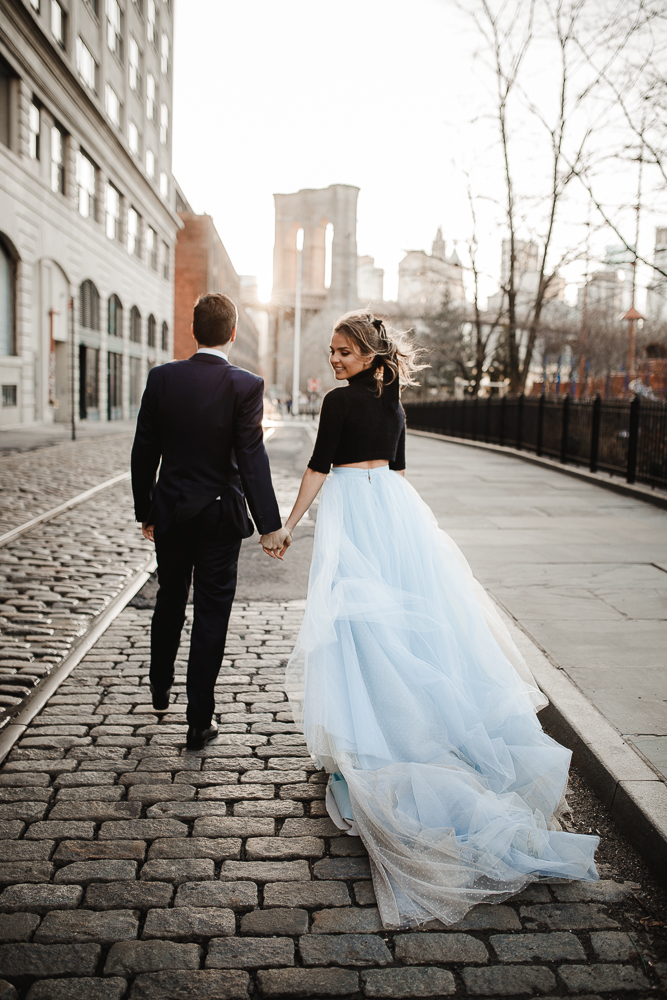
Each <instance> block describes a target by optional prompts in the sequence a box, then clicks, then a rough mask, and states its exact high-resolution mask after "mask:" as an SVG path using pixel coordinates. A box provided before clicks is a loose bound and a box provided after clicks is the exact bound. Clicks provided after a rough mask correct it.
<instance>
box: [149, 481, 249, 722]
mask: <svg viewBox="0 0 667 1000" xmlns="http://www.w3.org/2000/svg"><path fill="white" fill-rule="evenodd" d="M219 528H220V503H219V501H214V502H213V503H210V504H209V505H208V506H207V507H205V508H204V510H202V511H201V512H200V513H199V514H197V516H196V517H193V518H190V519H189V520H188V521H183V522H181V523H179V524H175V525H173V526H172V527H171V528H169V530H168V531H166V532H164V533H163V534H159V533H158V532H157V531H156V532H155V551H156V555H157V567H158V568H157V573H158V583H159V590H158V593H157V598H156V602H155V612H154V614H153V623H152V626H151V668H150V681H151V684H153V685H154V686H155V688H157V689H158V690H159V691H166V690H167V689H168V688H169V687H171V685H172V683H173V680H174V662H175V660H176V656H177V653H178V647H179V643H180V639H181V631H182V629H183V624H184V622H185V609H186V606H187V601H188V594H189V591H190V583H191V581H193V574H194V581H193V583H194V622H193V626H192V637H191V640H190V655H189V658H188V677H187V692H188V708H187V719H188V723H189V724H190V725H191V726H196V727H197V728H198V729H204V728H206V727H207V726H208V725H209V724H210V722H211V719H212V717H213V712H214V710H215V697H214V689H215V682H216V680H217V677H218V673H219V672H220V666H221V664H222V658H223V656H224V655H225V642H226V639H227V626H228V624H229V615H230V612H231V609H232V602H233V600H234V594H235V592H236V575H237V568H238V559H239V552H240V550H241V539H240V538H236V537H231V538H230V537H222V538H221V537H220V531H219Z"/></svg>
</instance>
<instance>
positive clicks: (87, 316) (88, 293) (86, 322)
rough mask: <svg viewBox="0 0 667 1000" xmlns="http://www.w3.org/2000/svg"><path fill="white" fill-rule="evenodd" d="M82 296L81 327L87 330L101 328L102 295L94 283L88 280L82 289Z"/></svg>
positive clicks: (82, 285)
mask: <svg viewBox="0 0 667 1000" xmlns="http://www.w3.org/2000/svg"><path fill="white" fill-rule="evenodd" d="M80 295H81V303H80V306H81V326H82V327H83V328H84V329H85V330H98V331H99V328H100V293H99V292H98V291H97V288H96V287H95V285H94V284H93V282H92V281H91V280H90V279H89V278H87V279H86V280H85V281H84V282H83V283H82V284H81V289H80Z"/></svg>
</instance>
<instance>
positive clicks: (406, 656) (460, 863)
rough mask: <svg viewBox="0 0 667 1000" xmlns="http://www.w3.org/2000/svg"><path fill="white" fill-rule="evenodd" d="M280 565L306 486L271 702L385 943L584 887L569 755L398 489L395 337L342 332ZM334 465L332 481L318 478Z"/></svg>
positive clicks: (399, 349) (380, 330) (587, 853)
mask: <svg viewBox="0 0 667 1000" xmlns="http://www.w3.org/2000/svg"><path fill="white" fill-rule="evenodd" d="M330 360H331V365H332V368H333V371H334V375H335V377H336V379H337V380H339V381H345V380H346V381H347V385H346V386H340V387H337V388H335V389H332V390H331V391H330V392H329V393H328V394H327V395H326V396H325V397H324V399H323V402H322V409H321V415H320V425H319V430H318V434H317V439H316V442H315V448H314V451H313V455H312V458H311V460H310V462H309V464H308V468H307V469H306V471H305V473H304V476H303V480H302V483H301V488H300V490H299V494H298V497H297V500H296V503H295V505H294V509H293V510H292V513H291V514H290V516H289V518H288V519H287V522H286V524H285V527H284V528H282V529H281V530H280V531H277V532H274V533H273V535H272V536H271V537H267V538H264V539H262V542H263V546H264V550H265V551H266V552H267V553H268V554H269V555H270V556H272V557H273V558H276V557H277V558H283V557H284V555H285V552H286V551H287V548H288V547H289V545H290V543H291V540H292V532H293V531H294V529H295V527H296V525H297V524H298V522H299V520H300V519H301V518H302V517H303V515H304V514H305V513H306V511H307V510H308V508H309V507H310V505H311V504H312V502H313V500H314V499H315V497H316V496H317V494H318V493H319V491H320V489H322V498H321V501H320V505H319V510H318V514H317V523H316V530H315V541H314V549H313V557H312V565H311V571H310V578H309V584H308V597H307V602H306V608H305V614H304V619H303V624H302V626H301V630H300V632H299V637H298V640H297V644H296V646H295V649H294V652H293V654H292V657H291V659H290V661H289V664H288V667H287V679H286V690H287V694H288V697H289V699H290V703H291V706H292V710H293V713H294V718H295V721H296V722H297V723H298V725H299V726H300V727H301V728H302V729H303V732H304V734H305V737H306V742H307V745H308V749H309V750H310V752H311V754H312V755H313V757H314V758H315V760H316V761H317V762H318V764H319V765H320V767H322V768H324V769H326V771H328V772H329V782H328V786H327V795H326V804H327V809H328V812H329V815H330V817H331V818H332V820H333V821H334V823H336V825H337V826H338V827H339V828H340V829H342V830H345V831H346V832H347V833H348V834H350V835H352V836H360V837H361V838H362V840H363V843H364V845H365V846H366V848H367V850H368V854H369V857H370V863H371V872H372V876H373V883H374V888H375V894H376V897H377V901H378V906H379V910H380V915H381V918H382V922H383V924H384V926H385V927H387V928H406V927H414V926H418V925H420V924H424V923H425V922H426V921H428V920H431V919H433V918H437V919H439V920H441V921H442V922H443V923H445V924H451V923H455V922H457V921H459V920H460V919H461V918H462V917H463V916H464V914H465V913H466V912H467V910H469V909H470V908H471V907H472V906H474V905H475V904H477V903H482V902H487V903H494V902H495V903H497V902H502V901H503V900H506V899H507V898H508V897H509V896H511V895H512V894H514V893H516V892H519V891H520V890H521V889H522V888H523V887H524V886H525V885H527V884H528V883H530V882H535V881H539V880H540V879H549V880H553V879H577V880H582V881H595V880H597V878H598V874H597V871H596V868H595V863H594V855H595V850H596V848H597V845H598V838H597V837H594V836H584V835H578V834H574V833H570V832H567V831H565V830H563V829H562V828H561V824H560V823H559V820H558V816H559V814H562V810H563V807H564V805H565V803H564V798H563V796H564V792H565V787H566V783H567V775H568V768H569V763H570V752H569V750H567V749H566V748H565V747H562V746H560V745H559V744H558V743H556V742H555V741H554V740H553V739H551V737H549V736H547V735H546V733H544V732H543V730H542V728H541V726H540V723H539V721H538V718H537V715H536V712H537V710H538V709H539V708H541V707H543V706H544V705H545V704H546V700H545V699H544V697H543V695H542V693H541V692H540V690H539V688H538V687H537V684H536V683H535V681H534V679H533V677H532V675H531V674H530V671H529V670H528V667H527V665H526V663H525V662H524V660H523V658H522V656H521V654H520V652H519V650H518V649H517V648H516V646H515V645H514V643H513V641H512V639H511V636H510V634H509V631H508V630H507V628H506V627H505V625H504V623H503V621H502V619H501V618H500V616H499V615H498V612H497V611H496V609H495V607H494V605H493V604H492V602H491V600H490V599H489V597H488V595H487V594H486V593H485V591H484V590H483V588H482V587H481V586H480V585H479V584H478V583H477V581H476V580H475V579H474V578H473V575H472V573H471V571H470V568H469V566H468V564H467V562H466V560H465V558H464V557H463V555H462V553H461V552H460V550H459V549H458V548H457V546H456V545H455V544H454V542H453V541H452V539H451V538H449V536H448V535H446V534H445V532H443V531H441V530H440V529H439V528H438V525H437V522H436V520H435V518H434V516H433V514H432V512H431V511H430V509H429V508H428V507H427V506H426V504H425V503H424V502H423V501H422V499H421V498H420V497H419V495H418V493H417V492H416V491H415V490H414V489H413V488H412V487H411V486H410V484H409V483H408V482H407V481H406V479H405V477H404V473H405V416H404V413H403V409H402V406H401V403H400V388H401V386H402V385H411V384H415V380H414V373H415V372H416V371H417V370H418V368H419V367H420V366H419V365H418V363H417V358H416V352H415V350H414V348H413V347H412V346H411V344H410V342H409V341H408V340H407V338H406V337H405V336H403V335H399V334H397V333H395V332H393V331H392V330H390V329H389V328H388V327H387V326H386V325H385V323H384V322H383V321H382V320H381V319H378V318H377V317H375V316H374V315H372V314H371V313H365V312H353V313H348V314H347V315H345V316H343V317H341V319H339V320H338V321H337V323H336V324H335V326H334V329H333V335H332V338H331V344H330ZM332 466H333V472H332V474H330V470H331V468H332Z"/></svg>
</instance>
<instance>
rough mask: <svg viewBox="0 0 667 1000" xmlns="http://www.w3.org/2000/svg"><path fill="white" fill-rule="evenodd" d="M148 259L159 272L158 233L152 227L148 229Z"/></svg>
mask: <svg viewBox="0 0 667 1000" xmlns="http://www.w3.org/2000/svg"><path fill="white" fill-rule="evenodd" d="M146 259H147V260H148V263H149V264H150V266H151V267H152V268H153V270H154V271H157V267H158V264H157V233H156V232H155V230H154V229H153V228H152V227H151V226H148V228H147V229H146Z"/></svg>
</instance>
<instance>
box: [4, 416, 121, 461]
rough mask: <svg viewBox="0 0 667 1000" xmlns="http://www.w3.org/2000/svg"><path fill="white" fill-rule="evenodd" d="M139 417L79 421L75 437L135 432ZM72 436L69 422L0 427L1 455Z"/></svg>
mask: <svg viewBox="0 0 667 1000" xmlns="http://www.w3.org/2000/svg"><path fill="white" fill-rule="evenodd" d="M135 425H136V420H134V419H133V420H104V421H100V422H99V423H95V422H92V421H90V422H89V421H87V420H85V421H82V422H81V423H78V424H77V425H76V440H77V441H89V440H91V439H93V438H95V439H97V438H108V437H115V436H116V435H118V434H134V428H135ZM71 440H72V427H71V425H70V424H33V425H31V426H28V427H10V428H7V429H6V430H5V429H4V428H0V455H8V454H12V453H13V452H22V451H35V450H36V449H38V448H50V447H51V446H52V445H55V444H65V443H66V442H68V441H71Z"/></svg>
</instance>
